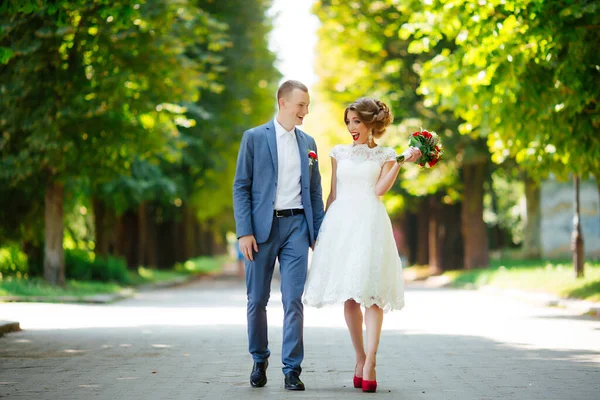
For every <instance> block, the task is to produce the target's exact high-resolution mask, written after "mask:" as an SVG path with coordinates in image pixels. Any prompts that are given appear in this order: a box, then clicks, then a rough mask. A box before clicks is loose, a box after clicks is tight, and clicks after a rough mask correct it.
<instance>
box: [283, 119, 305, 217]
mask: <svg viewBox="0 0 600 400" xmlns="http://www.w3.org/2000/svg"><path fill="white" fill-rule="evenodd" d="M295 129H296V128H292V130H291V131H286V130H285V128H284V127H283V126H281V124H280V123H279V122H278V121H277V118H275V134H276V135H277V168H278V172H277V191H276V192H275V210H287V209H290V208H303V207H302V195H301V190H302V187H301V183H300V178H301V171H300V153H299V151H298V142H297V141H296V132H295ZM307 157H308V156H307Z"/></svg>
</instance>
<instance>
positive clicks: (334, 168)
mask: <svg viewBox="0 0 600 400" xmlns="http://www.w3.org/2000/svg"><path fill="white" fill-rule="evenodd" d="M336 171H337V162H336V161H335V158H333V157H331V190H330V191H329V196H327V206H326V207H325V212H327V210H328V209H329V206H330V205H331V203H333V202H334V201H335V189H336V179H337V178H336Z"/></svg>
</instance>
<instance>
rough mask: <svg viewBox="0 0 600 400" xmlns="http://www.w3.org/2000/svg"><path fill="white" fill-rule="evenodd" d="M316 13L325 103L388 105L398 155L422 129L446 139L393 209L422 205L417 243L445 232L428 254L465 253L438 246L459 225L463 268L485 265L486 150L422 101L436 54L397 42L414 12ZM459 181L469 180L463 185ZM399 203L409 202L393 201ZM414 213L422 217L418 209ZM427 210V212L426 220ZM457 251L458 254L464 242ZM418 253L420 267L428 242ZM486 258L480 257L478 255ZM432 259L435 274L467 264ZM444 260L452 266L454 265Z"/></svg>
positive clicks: (321, 6) (347, 9)
mask: <svg viewBox="0 0 600 400" xmlns="http://www.w3.org/2000/svg"><path fill="white" fill-rule="evenodd" d="M315 12H316V14H317V16H318V17H319V18H320V20H321V22H322V26H321V28H320V31H319V44H318V52H319V54H320V55H321V56H320V57H319V58H318V60H319V64H318V68H317V72H318V74H319V76H320V77H321V83H320V86H319V89H320V91H321V92H322V93H323V95H324V96H325V97H326V98H328V99H329V100H330V101H333V102H336V103H341V104H348V103H350V102H351V101H353V100H354V99H356V98H357V97H361V96H373V97H380V98H383V99H385V101H386V102H388V104H390V105H391V108H392V110H393V112H394V117H395V121H396V122H397V123H398V127H397V130H393V129H391V130H390V131H391V132H392V133H389V134H387V135H386V138H385V141H386V144H388V145H391V146H393V147H398V148H403V147H405V146H406V142H407V138H408V135H409V133H411V132H413V131H414V130H416V129H418V128H419V127H421V126H422V127H425V128H427V129H429V130H435V131H437V132H438V133H440V134H441V135H442V137H443V139H444V145H445V147H446V153H445V158H444V163H440V164H438V166H436V168H435V169H433V170H428V171H420V172H419V173H417V171H418V170H417V169H407V171H406V172H405V173H403V175H402V176H401V178H400V182H401V184H400V186H397V187H395V188H393V190H392V191H391V192H392V193H390V194H389V195H388V196H387V198H388V203H389V204H391V203H395V204H408V205H410V204H413V205H416V204H420V206H419V210H420V211H419V212H417V213H416V215H417V218H418V219H423V218H424V219H425V220H424V221H420V222H418V223H417V224H416V229H417V230H418V231H419V232H420V233H419V235H420V237H424V238H426V237H427V226H429V227H435V230H439V231H440V232H442V231H447V232H448V233H447V234H444V235H441V234H438V233H436V232H430V234H429V240H430V241H431V243H430V244H429V247H430V248H434V249H435V248H439V249H446V250H445V252H448V253H459V254H460V253H462V251H463V249H461V248H460V247H459V248H452V249H451V250H448V248H447V247H446V246H445V245H444V244H442V243H433V241H448V240H450V238H452V237H455V236H460V235H461V228H460V226H461V225H462V235H467V236H466V237H465V240H464V251H465V253H466V256H467V259H466V260H465V264H466V265H467V267H471V266H485V265H487V251H488V245H487V228H486V226H485V223H484V221H483V212H482V210H483V194H484V182H485V179H486V176H485V174H486V173H487V172H488V168H487V159H488V158H489V152H488V150H487V148H486V146H485V144H484V143H481V142H480V141H477V140H475V139H471V138H470V137H467V136H462V137H461V136H460V135H458V134H457V127H458V125H459V122H458V120H457V119H456V118H454V117H453V115H452V113H451V112H442V113H438V112H435V111H434V110H433V109H431V108H430V106H429V104H428V101H427V99H426V98H425V97H424V96H422V95H420V94H418V93H417V88H418V87H419V84H420V81H421V78H420V72H421V70H422V68H423V65H424V64H425V63H426V62H427V61H428V60H430V59H431V58H432V57H434V56H435V51H434V49H430V51H428V52H421V53H419V54H414V53H410V52H409V49H410V46H411V41H410V40H408V39H403V38H400V37H398V32H399V31H400V29H401V27H402V26H403V24H405V23H407V22H408V21H409V18H410V15H411V7H410V5H407V4H406V3H403V2H400V3H398V2H392V1H378V2H369V1H353V2H351V4H350V6H348V4H345V3H344V4H342V3H339V2H333V1H319V2H317V3H316V4H315ZM440 46H442V45H441V44H440ZM458 171H461V173H460V174H459V173H458ZM421 172H424V173H421ZM462 179H467V180H466V181H462V182H461V180H462ZM463 183H464V184H463ZM462 190H471V191H472V193H471V195H470V196H464V199H465V201H461V200H462V199H463V196H462ZM436 193H437V194H436ZM398 196H402V197H404V199H403V200H397V199H396V200H392V199H391V198H394V197H398ZM411 196H419V197H426V196H434V197H435V198H436V199H437V201H440V202H442V204H441V205H440V206H439V207H437V206H434V205H433V203H431V202H430V201H428V200H427V199H425V200H423V201H417V200H416V199H415V198H414V197H412V198H411ZM458 203H460V204H462V211H461V212H462V213H463V214H464V218H463V219H462V222H460V221H450V220H444V221H440V219H442V218H443V215H444V213H445V212H447V211H448V210H449V209H452V208H453V206H454V205H455V204H458ZM410 208H412V211H413V212H416V211H417V208H416V207H414V206H413V207H410ZM410 208H409V209H410ZM424 209H428V212H423V210H424ZM391 211H392V213H393V212H398V211H399V210H391ZM429 220H432V221H429ZM456 222H459V223H456ZM442 225H443V228H442ZM419 227H421V228H419ZM453 243H454V245H455V246H456V245H460V244H461V243H462V241H455V242H453ZM419 245H420V246H421V251H419V252H418V254H420V255H421V256H419V257H417V260H416V261H417V262H423V261H425V259H426V258H427V257H426V254H427V252H426V251H425V250H426V249H427V240H420V241H419ZM471 249H473V250H471ZM475 249H476V251H475ZM481 252H483V254H479V253H481ZM434 254H437V256H434ZM429 255H430V260H429V261H430V262H429V263H430V264H431V265H433V266H438V265H439V267H436V268H437V269H438V270H439V269H449V268H457V267H458V265H456V264H455V263H457V262H458V263H462V256H461V257H459V258H458V259H456V258H454V259H453V258H452V257H450V256H449V255H448V254H444V256H443V257H442V256H441V253H440V252H437V253H436V252H434V251H429ZM436 258H437V260H438V261H436ZM446 260H452V262H451V264H450V263H447V262H446Z"/></svg>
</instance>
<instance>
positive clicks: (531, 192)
mask: <svg viewBox="0 0 600 400" xmlns="http://www.w3.org/2000/svg"><path fill="white" fill-rule="evenodd" d="M540 201H541V190H540V185H539V183H537V182H535V181H534V180H532V179H530V178H525V202H526V203H527V214H526V216H525V232H523V233H524V235H523V256H524V257H526V258H532V259H535V258H540V257H541V255H542V251H541V248H542V244H541V227H542V215H541V213H540Z"/></svg>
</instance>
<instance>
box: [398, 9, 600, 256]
mask: <svg viewBox="0 0 600 400" xmlns="http://www.w3.org/2000/svg"><path fill="white" fill-rule="evenodd" d="M410 6H411V7H414V10H415V13H413V14H412V16H411V20H410V22H409V23H407V24H405V25H404V26H403V28H402V31H401V36H402V37H403V38H406V39H409V38H412V40H413V43H412V45H411V48H410V49H409V50H410V51H411V52H414V53H420V52H422V51H425V52H427V51H429V49H431V48H432V47H434V46H436V45H437V44H438V43H440V42H442V41H443V42H449V43H452V45H453V46H452V47H446V48H444V49H443V50H441V51H440V52H439V55H438V56H436V57H434V58H433V59H432V60H430V61H429V62H428V63H426V64H425V65H424V68H423V73H422V75H421V77H422V79H423V81H422V83H421V85H420V88H419V90H420V92H421V93H422V94H423V95H424V96H425V98H426V99H427V101H429V102H430V103H431V104H434V105H437V106H439V109H440V110H452V111H453V112H454V114H455V115H456V116H457V117H460V118H462V119H463V120H464V121H465V122H464V123H463V124H462V125H461V127H460V130H461V132H462V133H464V134H469V135H477V136H482V137H485V138H487V142H488V146H489V148H490V150H491V151H492V154H493V160H494V161H496V162H502V161H503V160H504V159H506V158H507V157H514V158H515V159H516V161H517V163H518V164H519V165H520V166H521V167H522V168H524V169H525V170H526V171H527V173H528V175H529V176H530V177H532V178H533V179H536V180H539V179H540V178H543V177H545V176H547V174H548V173H550V172H552V173H554V174H556V175H558V176H559V177H562V178H564V177H566V176H568V174H573V175H575V176H576V177H588V176H589V175H590V174H594V173H596V172H597V171H598V170H600V136H598V135H597V130H598V128H599V126H600V113H599V109H598V107H599V106H598V104H599V100H600V99H599V97H600V79H599V78H600V69H599V68H598V65H600V55H599V53H598V51H597V48H598V46H599V45H600V31H599V30H598V25H599V23H600V13H598V7H599V5H598V3H597V2H593V1H567V2H560V3H559V2H547V1H543V0H524V1H503V0H491V1H487V2H485V4H481V3H480V2H477V1H474V0H438V1H432V2H429V3H421V2H412V3H411V5H410ZM577 179H578V178H576V180H577ZM577 248H578V249H579V251H581V252H582V246H578V247H577ZM582 256H583V254H582V253H581V254H579V255H578V256H575V255H574V258H576V257H577V258H579V259H581V257H582Z"/></svg>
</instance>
